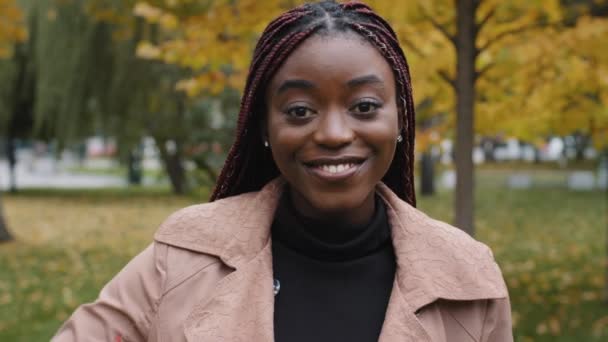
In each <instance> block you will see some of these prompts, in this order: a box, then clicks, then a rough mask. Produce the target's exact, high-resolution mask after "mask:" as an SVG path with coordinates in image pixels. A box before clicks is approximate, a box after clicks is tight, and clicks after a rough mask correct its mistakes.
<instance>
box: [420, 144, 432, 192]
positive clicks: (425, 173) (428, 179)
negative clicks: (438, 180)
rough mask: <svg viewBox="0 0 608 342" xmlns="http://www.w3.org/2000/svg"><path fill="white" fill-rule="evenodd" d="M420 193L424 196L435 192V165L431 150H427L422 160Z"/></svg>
mask: <svg viewBox="0 0 608 342" xmlns="http://www.w3.org/2000/svg"><path fill="white" fill-rule="evenodd" d="M420 194H421V195H422V196H431V195H434V194H435V165H434V163H433V156H431V153H430V151H425V152H424V153H423V154H422V159H421V161H420Z"/></svg>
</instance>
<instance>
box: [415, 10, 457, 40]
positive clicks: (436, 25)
mask: <svg viewBox="0 0 608 342" xmlns="http://www.w3.org/2000/svg"><path fill="white" fill-rule="evenodd" d="M418 7H419V8H420V12H422V16H424V18H425V19H426V20H428V21H430V22H431V25H433V27H434V28H436V29H437V30H439V32H441V33H442V34H443V35H444V37H445V38H447V40H449V41H450V42H452V44H453V45H454V47H455V46H456V36H455V35H453V34H451V33H450V32H449V31H448V29H447V28H446V26H445V24H441V23H440V22H438V21H437V20H435V18H433V16H431V15H430V14H429V13H428V12H427V11H426V9H425V8H424V7H423V6H422V5H420V3H418Z"/></svg>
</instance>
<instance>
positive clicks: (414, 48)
mask: <svg viewBox="0 0 608 342" xmlns="http://www.w3.org/2000/svg"><path fill="white" fill-rule="evenodd" d="M399 41H400V42H402V43H403V45H405V46H407V47H408V48H409V49H410V50H412V51H413V52H414V53H415V54H417V55H418V56H419V57H422V58H426V57H427V56H426V54H425V53H424V52H422V50H420V49H419V48H418V47H417V46H416V44H414V43H413V42H412V41H411V40H409V39H407V38H403V35H401V37H399Z"/></svg>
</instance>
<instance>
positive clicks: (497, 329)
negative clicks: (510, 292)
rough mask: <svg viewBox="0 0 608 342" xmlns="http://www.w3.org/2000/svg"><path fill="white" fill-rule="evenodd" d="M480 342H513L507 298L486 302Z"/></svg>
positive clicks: (509, 306) (509, 307)
mask: <svg viewBox="0 0 608 342" xmlns="http://www.w3.org/2000/svg"><path fill="white" fill-rule="evenodd" d="M487 305H488V307H487V310H486V317H485V319H484V324H483V329H482V336H481V341H482V342H513V325H512V323H511V304H510V303H509V297H507V298H501V299H492V300H488V304H487Z"/></svg>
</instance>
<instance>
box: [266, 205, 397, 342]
mask: <svg viewBox="0 0 608 342" xmlns="http://www.w3.org/2000/svg"><path fill="white" fill-rule="evenodd" d="M272 241H273V244H272V258H273V270H274V278H275V279H278V280H279V281H280V284H281V288H280V291H279V293H278V294H277V295H276V296H275V305H274V332H275V334H274V336H275V340H276V341H277V342H285V341H287V342H309V341H316V342H334V341H359V342H376V341H378V337H379V336H380V330H381V328H382V323H383V322H384V315H385V313H386V308H387V305H388V301H389V296H390V293H391V288H392V286H393V280H394V277H395V255H394V252H393V246H392V244H391V236H390V226H389V224H388V218H387V216H386V208H385V206H384V204H383V202H382V200H380V199H379V198H377V200H376V208H375V213H374V216H373V217H372V219H371V220H370V222H368V223H367V224H364V225H360V226H349V225H344V224H343V223H341V222H331V221H321V220H313V219H310V218H304V217H302V216H301V215H299V214H298V213H297V211H296V210H295V208H294V207H293V205H292V203H291V201H290V199H289V197H288V196H287V194H286V195H284V196H283V198H282V199H281V203H280V204H279V207H278V209H277V212H276V215H275V220H274V223H273V225H272Z"/></svg>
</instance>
